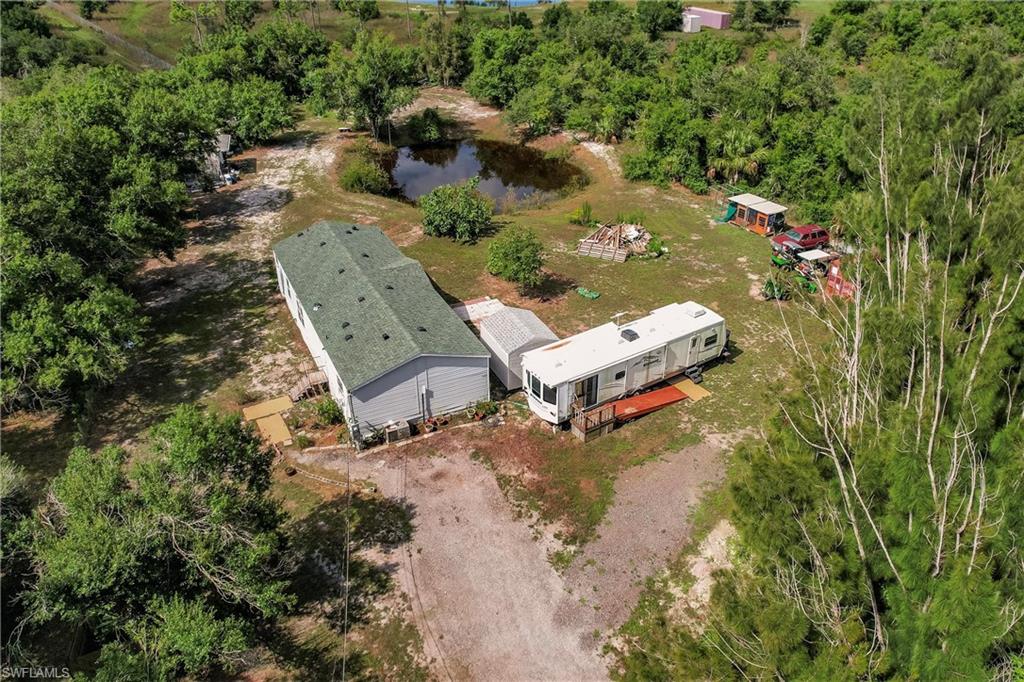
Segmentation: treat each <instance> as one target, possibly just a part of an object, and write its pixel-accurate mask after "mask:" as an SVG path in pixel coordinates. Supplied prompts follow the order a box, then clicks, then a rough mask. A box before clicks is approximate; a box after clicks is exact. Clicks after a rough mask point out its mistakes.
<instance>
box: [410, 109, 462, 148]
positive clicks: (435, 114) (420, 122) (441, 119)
mask: <svg viewBox="0 0 1024 682" xmlns="http://www.w3.org/2000/svg"><path fill="white" fill-rule="evenodd" d="M405 125H406V128H407V129H408V131H409V136H410V137H412V139H413V140H415V141H417V142H438V141H439V140H443V139H445V137H446V136H447V133H448V128H449V127H450V126H451V125H452V120H451V119H449V118H448V117H446V116H444V115H442V114H441V113H440V112H439V111H438V110H437V109H435V108H434V107H428V108H426V109H424V110H423V111H422V112H421V113H418V114H415V115H413V116H410V117H409V120H408V121H406V124H405Z"/></svg>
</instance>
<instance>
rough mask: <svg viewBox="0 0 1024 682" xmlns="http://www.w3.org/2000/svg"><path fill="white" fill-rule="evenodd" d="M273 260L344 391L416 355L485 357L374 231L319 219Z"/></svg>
mask: <svg viewBox="0 0 1024 682" xmlns="http://www.w3.org/2000/svg"><path fill="white" fill-rule="evenodd" d="M274 254H275V255H276V256H277V262H278V263H279V264H280V265H281V268H282V269H283V270H284V272H285V275H286V276H287V278H288V282H289V283H290V284H291V287H292V289H293V290H294V291H295V294H296V295H297V296H298V298H299V301H301V302H302V307H303V309H304V310H305V313H306V315H307V317H308V319H309V322H310V323H312V325H313V328H314V329H315V330H316V333H317V335H318V336H319V337H320V340H321V341H322V342H323V344H324V347H325V349H326V350H327V354H328V355H329V356H330V358H331V361H332V362H333V363H334V367H335V368H336V369H337V370H338V374H339V375H340V378H341V381H342V382H343V383H344V384H345V387H346V388H347V389H348V390H349V391H352V390H355V389H357V388H359V387H360V386H362V385H364V384H366V383H368V382H370V381H372V380H373V379H376V378H377V377H379V376H381V375H383V374H385V373H386V372H388V371H390V370H392V369H394V368H396V367H399V366H401V365H403V364H405V363H406V362H408V361H409V360H412V359H413V358H416V357H418V356H420V355H458V356H486V355H488V353H487V350H486V349H485V348H484V347H483V345H481V343H480V342H479V341H478V340H477V338H476V336H474V334H473V332H471V331H470V330H469V328H467V327H466V324H465V323H464V322H463V321H462V320H460V319H459V318H458V317H457V316H456V315H455V313H454V312H452V309H451V308H450V307H449V306H448V304H446V303H445V302H444V299H442V298H441V296H440V295H439V294H438V293H437V291H435V290H434V286H433V285H432V284H431V282H430V279H429V278H428V277H427V275H426V273H425V272H423V268H422V267H421V266H420V264H419V263H418V262H416V261H414V260H413V259H411V258H408V257H406V256H404V255H402V253H401V252H400V251H399V250H398V248H397V247H395V245H394V244H393V243H392V242H391V240H390V239H388V237H387V235H385V234H384V233H383V232H381V231H380V229H378V228H376V227H370V226H367V225H352V224H350V223H340V222H336V221H322V222H319V223H316V224H315V225H313V226H311V227H309V228H307V229H305V230H303V231H302V232H299V233H298V234H295V235H292V236H291V237H288V238H287V239H284V240H282V241H280V242H278V243H277V244H276V245H275V246H274Z"/></svg>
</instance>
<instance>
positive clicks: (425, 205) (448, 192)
mask: <svg viewBox="0 0 1024 682" xmlns="http://www.w3.org/2000/svg"><path fill="white" fill-rule="evenodd" d="M479 181H480V179H479V178H473V179H471V180H468V181H466V182H464V183H462V184H461V185H441V186H440V187H435V188H434V189H433V190H431V191H430V192H429V193H428V194H425V195H423V196H422V197H420V208H421V209H422V210H423V232H424V233H426V234H429V235H431V236H433V237H449V238H451V239H454V240H456V241H459V242H463V243H466V242H472V241H476V239H477V238H479V237H480V235H481V234H483V232H484V230H486V229H487V228H488V227H489V226H490V224H491V214H492V212H493V210H494V207H493V205H492V204H491V202H490V201H489V200H488V199H487V198H486V197H484V196H483V195H482V194H481V193H480V192H479V191H477V189H476V186H477V183H479Z"/></svg>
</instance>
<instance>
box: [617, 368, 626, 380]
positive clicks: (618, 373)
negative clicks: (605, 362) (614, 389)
mask: <svg viewBox="0 0 1024 682" xmlns="http://www.w3.org/2000/svg"><path fill="white" fill-rule="evenodd" d="M625 376H626V370H624V369H620V370H619V371H618V372H616V373H615V380H616V381H618V380H619V379H622V378H623V377H625Z"/></svg>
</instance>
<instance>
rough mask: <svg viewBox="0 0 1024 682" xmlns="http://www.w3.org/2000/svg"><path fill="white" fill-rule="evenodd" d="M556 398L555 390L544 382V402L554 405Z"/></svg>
mask: <svg viewBox="0 0 1024 682" xmlns="http://www.w3.org/2000/svg"><path fill="white" fill-rule="evenodd" d="M557 398H558V393H557V392H556V391H555V389H553V388H551V387H550V386H548V385H547V384H544V398H543V400H544V402H546V403H547V404H548V405H554V404H555V400H557Z"/></svg>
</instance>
